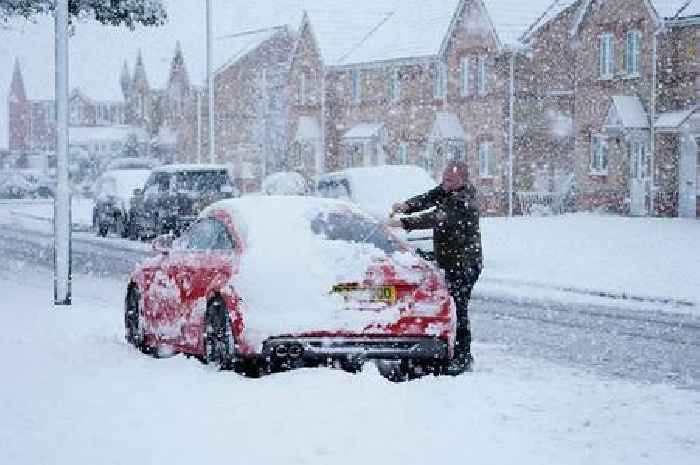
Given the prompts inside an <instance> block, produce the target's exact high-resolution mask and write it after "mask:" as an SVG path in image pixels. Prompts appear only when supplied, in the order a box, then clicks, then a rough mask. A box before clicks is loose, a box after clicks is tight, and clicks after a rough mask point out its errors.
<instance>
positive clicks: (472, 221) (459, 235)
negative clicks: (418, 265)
mask: <svg viewBox="0 0 700 465" xmlns="http://www.w3.org/2000/svg"><path fill="white" fill-rule="evenodd" d="M406 204H407V206H408V210H407V211H406V213H417V212H420V211H423V210H428V209H430V208H433V207H435V209H434V210H432V211H428V212H425V213H422V214H421V215H417V216H411V217H406V218H403V219H402V220H401V222H402V223H403V227H404V229H406V230H407V231H411V230H413V229H432V230H433V243H434V250H435V260H436V261H437V263H438V265H439V266H440V268H442V269H444V270H446V271H455V272H457V271H460V270H465V271H466V269H468V268H473V267H478V268H479V269H481V266H482V253H481V232H480V231H479V205H478V200H477V196H476V189H475V188H474V186H472V185H469V184H468V185H467V186H465V187H464V188H462V189H460V190H458V191H454V192H448V191H446V190H445V189H444V188H443V187H442V186H441V185H440V186H437V187H436V188H434V189H432V190H430V191H428V192H426V193H425V194H422V195H418V196H416V197H413V198H412V199H409V200H408V201H407V202H406Z"/></svg>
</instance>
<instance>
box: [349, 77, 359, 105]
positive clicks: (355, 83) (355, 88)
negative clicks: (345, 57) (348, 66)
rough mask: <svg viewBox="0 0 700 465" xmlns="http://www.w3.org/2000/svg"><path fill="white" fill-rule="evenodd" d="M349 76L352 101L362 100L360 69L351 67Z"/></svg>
mask: <svg viewBox="0 0 700 465" xmlns="http://www.w3.org/2000/svg"><path fill="white" fill-rule="evenodd" d="M350 77H351V80H352V103H360V102H361V101H362V94H361V92H362V82H361V81H360V77H361V76H360V70H359V69H353V70H352V72H351V76H350Z"/></svg>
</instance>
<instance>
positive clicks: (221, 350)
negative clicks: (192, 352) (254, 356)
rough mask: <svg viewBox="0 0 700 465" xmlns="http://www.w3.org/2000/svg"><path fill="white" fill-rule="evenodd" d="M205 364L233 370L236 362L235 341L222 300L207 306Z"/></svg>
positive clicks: (215, 299)
mask: <svg viewBox="0 0 700 465" xmlns="http://www.w3.org/2000/svg"><path fill="white" fill-rule="evenodd" d="M203 338H204V341H203V342H204V354H203V355H202V359H203V362H204V363H205V364H208V365H214V366H216V367H217V368H219V369H220V370H231V369H233V367H234V362H235V347H236V344H235V339H234V336H233V332H232V329H231V320H230V318H229V315H228V310H227V308H226V304H225V303H224V302H223V300H221V299H220V298H218V297H217V298H214V299H212V300H211V301H210V302H209V304H208V305H207V312H206V316H205V318H204V332H203Z"/></svg>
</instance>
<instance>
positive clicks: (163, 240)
mask: <svg viewBox="0 0 700 465" xmlns="http://www.w3.org/2000/svg"><path fill="white" fill-rule="evenodd" d="M173 239H174V236H173V235H172V234H163V235H161V236H158V237H156V238H155V239H153V242H152V243H151V247H152V248H153V251H154V252H156V253H159V254H163V255H168V254H169V253H170V249H171V248H172V246H173Z"/></svg>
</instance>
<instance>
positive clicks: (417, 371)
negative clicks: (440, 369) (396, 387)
mask: <svg viewBox="0 0 700 465" xmlns="http://www.w3.org/2000/svg"><path fill="white" fill-rule="evenodd" d="M375 364H376V365H377V369H378V370H379V374H380V375H382V376H383V377H384V378H386V379H387V380H389V381H391V382H392V383H402V382H404V381H411V380H413V379H417V378H420V377H421V376H425V375H426V374H428V372H429V371H433V370H431V369H429V367H428V366H426V365H423V364H420V363H415V362H414V361H413V360H377V361H376V362H375Z"/></svg>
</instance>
